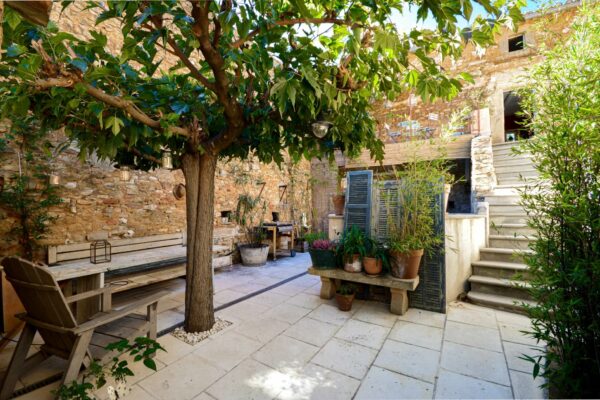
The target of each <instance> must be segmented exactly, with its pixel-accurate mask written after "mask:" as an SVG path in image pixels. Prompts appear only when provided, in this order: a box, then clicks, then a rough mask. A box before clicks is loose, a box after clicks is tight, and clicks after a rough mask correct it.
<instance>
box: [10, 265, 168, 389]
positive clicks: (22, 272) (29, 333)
mask: <svg viewBox="0 0 600 400" xmlns="http://www.w3.org/2000/svg"><path fill="white" fill-rule="evenodd" d="M2 265H3V266H4V271H5V272H6V278H7V280H8V281H9V282H10V283H11V284H12V285H13V287H14V289H15V291H16V292H17V295H18V296H19V299H20V300H21V302H22V303H23V306H24V307H25V310H26V313H24V314H20V315H18V317H19V318H20V319H22V320H23V321H25V327H24V328H23V332H22V333H21V337H20V338H19V341H18V343H17V346H16V348H15V350H14V353H13V355H12V358H11V360H10V364H9V366H8V369H7V370H6V374H5V376H4V380H3V382H2V388H1V390H0V400H5V399H9V398H10V397H11V395H12V393H13V389H14V387H15V384H16V382H17V379H18V378H19V377H20V375H21V374H22V373H23V372H24V371H27V370H29V369H30V368H31V367H32V366H34V365H36V364H37V363H39V362H41V361H42V360H44V359H46V358H48V357H50V356H58V357H61V358H63V359H66V360H68V365H67V370H66V371H65V373H64V375H63V379H62V383H66V384H69V383H71V382H72V381H74V380H76V379H77V376H78V374H79V371H80V369H81V366H82V365H85V366H88V365H89V362H90V361H91V360H92V357H94V358H100V359H101V358H102V351H103V350H104V348H105V346H106V345H107V344H108V343H111V342H116V341H118V340H120V339H121V338H127V339H132V338H134V337H137V336H144V335H148V337H150V338H151V339H156V319H157V303H158V301H159V300H160V298H161V297H163V296H164V295H165V294H166V292H160V293H156V294H154V295H149V296H147V297H146V298H144V299H140V300H137V301H135V302H132V303H131V304H128V305H127V306H126V307H124V308H122V309H118V310H114V309H110V304H111V300H110V296H111V293H110V287H103V288H100V289H94V290H90V291H88V292H83V293H77V294H75V295H73V296H68V297H65V296H64V295H63V293H62V291H61V289H60V287H59V285H58V283H57V282H56V280H55V279H54V277H53V276H52V274H51V272H50V270H49V268H48V267H46V266H44V265H38V264H33V263H31V262H29V261H27V260H24V259H22V258H19V257H7V258H4V259H3V260H2ZM93 297H98V301H99V302H100V301H101V312H99V313H98V314H96V315H94V316H93V317H92V318H90V319H89V320H88V321H86V322H83V323H79V324H78V323H77V322H76V320H75V317H74V316H73V313H72V312H71V308H70V305H71V304H76V303H77V302H78V301H80V300H84V299H90V298H93ZM144 307H146V308H147V311H146V314H145V315H142V314H136V311H139V310H140V309H143V308H144ZM36 332H39V333H40V335H41V337H42V339H43V340H44V344H43V345H41V349H40V351H39V352H38V353H36V354H34V355H32V356H30V357H28V358H26V356H27V352H28V351H29V348H30V347H31V344H32V342H33V338H34V336H35V334H36ZM105 354H106V352H105Z"/></svg>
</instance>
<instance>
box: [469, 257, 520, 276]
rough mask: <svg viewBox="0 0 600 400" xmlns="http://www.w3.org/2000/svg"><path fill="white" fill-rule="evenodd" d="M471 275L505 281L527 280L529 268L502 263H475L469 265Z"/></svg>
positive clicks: (518, 264)
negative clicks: (471, 271)
mask: <svg viewBox="0 0 600 400" xmlns="http://www.w3.org/2000/svg"><path fill="white" fill-rule="evenodd" d="M471 266H472V267H473V275H478V276H490V277H494V278H505V279H513V278H518V279H525V280H526V279H528V278H529V277H530V275H529V272H528V271H529V267H528V266H527V265H526V264H521V263H511V262H502V261H475V262H473V263H472V264H471Z"/></svg>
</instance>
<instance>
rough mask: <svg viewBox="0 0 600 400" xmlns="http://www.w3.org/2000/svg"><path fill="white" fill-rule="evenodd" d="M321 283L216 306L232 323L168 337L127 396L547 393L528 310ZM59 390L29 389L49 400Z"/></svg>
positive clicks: (218, 279) (241, 276)
mask: <svg viewBox="0 0 600 400" xmlns="http://www.w3.org/2000/svg"><path fill="white" fill-rule="evenodd" d="M308 262H309V261H308V256H307V255H306V254H299V255H298V257H296V258H295V259H290V258H288V259H281V260H278V261H277V263H269V264H268V265H267V266H265V267H260V268H241V267H234V268H232V269H231V270H230V271H226V272H225V273H219V274H217V275H215V287H216V288H218V290H217V291H216V294H217V295H218V294H219V293H222V294H221V296H220V300H222V301H224V302H227V300H229V301H230V300H235V293H240V297H242V296H244V295H245V293H244V291H245V289H247V288H248V286H247V285H249V284H255V285H257V286H256V287H258V286H261V287H266V285H268V284H270V283H271V282H274V281H276V280H281V278H282V277H285V276H290V277H291V276H294V275H297V274H299V273H301V272H302V271H303V269H304V270H305V268H306V266H307V264H308ZM286 271H287V272H289V275H286V273H285V272H286ZM259 282H260V283H259ZM183 283H184V281H183V280H180V282H177V285H173V284H171V285H172V286H173V287H172V288H173V289H174V290H173V293H174V295H173V296H172V297H171V299H178V301H175V302H170V303H169V305H170V306H173V305H175V304H177V303H180V305H178V307H177V308H174V309H173V308H171V309H165V310H164V311H163V312H161V313H160V315H159V322H160V320H161V319H162V320H163V322H162V325H163V326H166V325H167V324H168V323H173V322H174V321H178V318H179V321H182V320H183V303H182V302H183V296H181V290H180V287H181V285H182V284H183ZM240 287H241V288H242V291H238V289H239V288H240ZM319 287H320V284H319V281H318V279H314V277H310V276H302V277H300V278H297V279H296V280H293V281H291V282H288V283H286V284H284V285H281V286H279V287H277V290H275V289H273V290H269V291H267V292H265V293H263V294H260V295H257V296H256V297H253V298H251V299H247V300H244V301H242V302H241V303H238V304H236V305H234V306H231V307H228V308H226V309H224V310H222V311H219V312H217V315H219V316H220V317H221V318H226V319H229V320H230V321H231V322H233V325H232V326H230V327H228V328H226V329H225V330H224V331H222V332H219V333H218V334H216V335H214V336H212V337H211V338H209V339H207V340H205V341H203V342H201V343H199V344H197V345H195V346H190V345H187V344H185V343H183V342H181V341H179V340H178V339H175V338H174V337H172V336H170V335H166V336H163V337H161V338H160V339H159V342H160V343H161V344H162V345H163V346H164V347H165V348H166V349H167V350H168V353H164V354H163V353H159V354H158V355H157V358H156V360H157V363H158V367H159V370H158V371H157V372H152V371H149V370H141V369H139V368H137V367H136V376H135V377H133V378H131V379H130V381H129V383H130V385H131V388H132V391H131V393H130V394H129V396H127V397H126V399H150V400H158V399H166V398H168V399H199V400H215V399H217V400H225V399H279V400H291V399H303V400H304V399H325V400H330V399H333V400H336V399H340V400H343V399H348V400H350V399H353V398H354V399H402V398H544V397H545V392H544V391H542V390H541V389H539V388H538V386H539V385H540V384H541V382H540V379H538V380H537V381H535V382H534V381H533V379H532V377H531V374H530V368H529V366H528V365H527V364H526V363H525V362H524V361H523V360H520V359H519V357H520V355H521V354H522V353H523V352H530V351H532V350H530V349H531V348H532V347H533V344H535V343H532V341H531V339H529V338H527V337H526V336H523V334H522V333H520V332H519V331H520V330H523V329H527V327H528V325H529V320H528V319H527V318H525V317H523V316H520V315H515V314H510V313H506V312H501V311H495V310H491V309H486V308H483V307H478V306H474V305H470V304H465V303H452V304H450V305H449V308H448V314H447V315H445V314H438V313H432V312H429V311H423V310H416V309H410V310H409V311H408V312H407V313H406V314H405V315H403V316H397V315H393V314H391V313H390V312H389V307H388V306H387V305H386V304H381V303H374V302H364V301H356V302H355V306H354V307H353V310H352V311H351V312H341V311H339V310H338V309H337V307H336V305H335V302H334V301H333V300H323V299H320V298H319ZM238 298H239V297H238ZM223 304H224V303H223ZM165 308H168V307H165ZM536 349H537V348H536ZM52 388H55V386H54V387H47V388H43V389H44V390H37V391H35V392H32V393H29V394H28V395H26V396H23V397H22V398H23V399H40V400H44V399H46V398H48V399H50V398H52V396H51V395H50V392H49V391H50V390H51V389H52ZM34 395H35V396H34ZM97 397H98V399H101V400H103V399H105V398H107V395H106V393H101V392H99V393H98V394H97Z"/></svg>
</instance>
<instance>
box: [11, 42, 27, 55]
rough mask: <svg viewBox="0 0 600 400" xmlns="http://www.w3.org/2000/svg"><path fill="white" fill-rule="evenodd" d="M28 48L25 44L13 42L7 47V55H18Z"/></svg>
mask: <svg viewBox="0 0 600 400" xmlns="http://www.w3.org/2000/svg"><path fill="white" fill-rule="evenodd" d="M26 51H27V48H26V47H25V46H21V45H20V44H16V43H13V44H11V45H10V46H8V48H7V49H6V56H7V57H18V56H20V55H21V54H23V53H25V52H26Z"/></svg>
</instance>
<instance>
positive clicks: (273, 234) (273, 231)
mask: <svg viewBox="0 0 600 400" xmlns="http://www.w3.org/2000/svg"><path fill="white" fill-rule="evenodd" d="M283 227H285V228H288V227H291V229H290V230H289V231H286V232H282V228H283ZM262 228H263V229H264V230H265V231H267V234H268V235H269V236H270V238H269V240H270V241H271V248H270V251H271V255H272V256H273V260H277V235H278V234H279V236H290V237H291V242H290V244H289V245H288V248H289V250H290V255H292V254H293V253H292V252H293V251H294V225H293V224H292V223H279V224H277V225H275V223H273V225H265V224H263V226H262Z"/></svg>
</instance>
